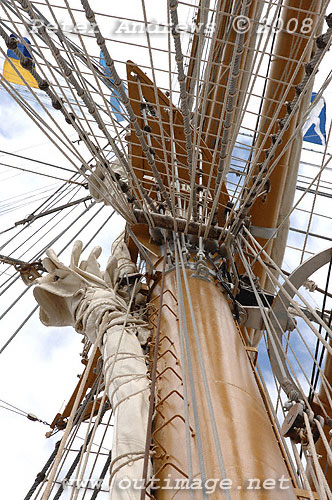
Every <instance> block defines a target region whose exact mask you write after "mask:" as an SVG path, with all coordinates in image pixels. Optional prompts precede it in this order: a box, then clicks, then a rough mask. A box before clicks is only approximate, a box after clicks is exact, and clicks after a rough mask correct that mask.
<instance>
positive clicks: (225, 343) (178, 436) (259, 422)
mask: <svg viewBox="0 0 332 500" xmlns="http://www.w3.org/2000/svg"><path fill="white" fill-rule="evenodd" d="M191 275H192V271H187V278H188V285H189V290H190V295H191V300H192V306H193V311H194V317H195V321H196V325H197V331H198V336H199V342H200V346H198V345H197V343H196V341H195V333H194V325H193V318H192V313H191V310H190V307H189V301H188V297H187V296H186V293H185V291H184V296H185V299H184V307H185V316H186V320H187V332H186V333H187V335H188V342H189V352H190V356H191V363H192V367H193V385H194V390H195V395H196V409H197V411H198V420H199V425H200V436H198V429H197V427H195V418H194V403H193V399H192V398H193V396H192V393H191V389H190V384H189V377H190V373H189V369H188V367H187V370H186V386H187V390H188V393H189V395H190V399H189V403H188V409H189V424H190V446H191V453H192V467H193V470H192V476H193V478H196V479H197V478H201V477H202V471H201V469H200V464H199V450H198V439H199V437H201V439H202V450H201V452H202V453H203V454H202V456H201V459H202V460H203V462H204V466H205V472H206V478H208V479H211V480H212V481H211V480H210V481H209V483H207V484H208V485H209V488H210V495H209V497H208V498H211V500H217V499H220V498H225V497H224V492H223V488H225V491H228V493H229V494H230V498H231V499H232V500H239V499H246V498H248V495H249V496H250V495H253V493H254V497H255V499H262V500H263V499H264V500H268V499H271V500H272V499H273V500H275V499H276V498H278V499H280V500H286V499H287V500H288V499H289V500H290V499H295V498H297V497H296V494H295V492H294V483H292V480H291V476H290V469H288V468H287V462H286V457H285V455H284V454H283V452H282V445H281V443H280V442H278V440H277V438H276V434H275V433H274V426H273V421H272V419H270V417H269V414H268V411H267V408H266V407H265V405H264V402H263V399H262V397H261V394H260V390H259V386H258V384H257V379H256V377H255V374H254V367H253V364H252V362H251V361H250V359H249V356H248V352H247V351H246V346H245V345H244V343H243V341H242V338H241V335H240V331H239V329H238V328H237V327H236V324H235V323H234V320H233V317H232V314H231V311H230V308H229V304H228V303H227V300H226V298H225V297H224V295H223V294H222V292H221V291H220V290H219V289H218V288H217V287H216V286H215V285H214V284H213V283H209V282H206V281H203V280H199V279H197V278H193V277H191ZM182 288H183V290H185V283H184V280H183V279H182ZM160 293H161V288H160V283H159V284H158V285H157V286H156V287H155V289H154V291H153V295H152V303H153V304H156V303H157V298H158V296H159V294H160ZM163 293H164V297H163V302H164V305H163V311H162V317H161V329H160V342H159V346H158V349H159V352H158V364H157V372H158V374H160V376H159V377H158V378H157V390H156V394H157V400H156V408H157V411H156V413H155V419H154V433H153V438H154V452H155V459H154V467H155V473H156V478H157V480H158V482H159V484H161V485H163V484H167V481H169V482H170V483H171V484H177V483H176V481H177V480H185V479H186V478H187V477H188V456H187V452H186V438H185V435H186V427H185V413H184V400H183V379H184V373H183V371H182V370H181V363H180V359H181V354H180V353H181V348H180V332H179V300H180V297H179V290H178V287H177V284H176V276H175V271H173V272H171V273H168V274H167V275H166V281H165V289H164V292H163ZM200 349H201V355H202V358H203V361H204V368H205V371H206V379H207V383H208V387H209V391H210V396H211V400H212V407H213V413H214V416H215V419H216V426H217V431H218V437H219V441H220V447H221V451H222V456H223V461H224V464H225V475H224V476H223V474H222V472H221V470H220V466H219V462H218V456H217V451H216V442H215V438H214V436H213V429H212V421H211V416H210V413H209V409H208V403H207V397H206V388H205V385H204V380H203V373H202V370H201V367H200V360H199V350H200ZM254 479H255V481H253V480H254ZM213 480H215V483H214V482H213ZM266 481H267V482H266ZM280 481H282V484H281V483H280ZM157 484H158V483H157ZM213 484H215V485H216V486H215V491H213ZM252 484H255V485H256V486H257V485H259V489H256V490H255V491H254V492H253V491H251V492H250V491H248V490H247V488H248V487H249V488H250V485H251V486H252ZM264 485H266V486H268V487H269V485H270V486H271V485H274V487H273V488H271V489H268V488H265V487H264ZM280 486H282V488H280ZM286 487H287V488H286ZM283 488H285V489H283ZM155 494H156V498H157V499H158V500H170V499H171V498H174V494H175V491H174V490H167V489H163V490H162V489H160V490H157V491H156V492H155ZM197 494H198V498H203V496H202V491H201V490H200V491H197ZM276 495H277V496H276ZM177 497H178V498H179V499H180V498H181V499H189V498H190V497H189V492H188V491H186V490H182V491H179V492H178V493H177V496H175V498H177Z"/></svg>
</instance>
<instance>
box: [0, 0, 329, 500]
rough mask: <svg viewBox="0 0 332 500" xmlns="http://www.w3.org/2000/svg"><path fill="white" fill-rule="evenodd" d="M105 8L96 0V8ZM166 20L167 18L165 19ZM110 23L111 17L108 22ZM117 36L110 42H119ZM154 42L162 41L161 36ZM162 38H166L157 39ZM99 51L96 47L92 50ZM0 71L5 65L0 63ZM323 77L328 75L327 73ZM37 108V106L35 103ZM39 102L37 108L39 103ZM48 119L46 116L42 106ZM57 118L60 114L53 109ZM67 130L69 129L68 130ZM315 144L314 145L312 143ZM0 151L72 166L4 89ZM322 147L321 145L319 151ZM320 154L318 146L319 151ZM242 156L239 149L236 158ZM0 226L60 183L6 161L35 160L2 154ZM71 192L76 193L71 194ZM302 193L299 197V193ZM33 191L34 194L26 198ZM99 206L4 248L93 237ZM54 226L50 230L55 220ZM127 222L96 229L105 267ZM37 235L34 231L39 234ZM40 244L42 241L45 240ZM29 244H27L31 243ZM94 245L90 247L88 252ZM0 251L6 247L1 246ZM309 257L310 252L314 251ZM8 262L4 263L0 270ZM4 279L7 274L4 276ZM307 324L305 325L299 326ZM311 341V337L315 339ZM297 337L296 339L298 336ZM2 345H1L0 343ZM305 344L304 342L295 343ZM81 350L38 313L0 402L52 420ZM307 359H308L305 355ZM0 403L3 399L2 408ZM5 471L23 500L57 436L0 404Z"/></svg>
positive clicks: (15, 354) (6, 357)
mask: <svg viewBox="0 0 332 500" xmlns="http://www.w3.org/2000/svg"><path fill="white" fill-rule="evenodd" d="M98 5H101V4H100V3H98V2H97V3H96V7H97V6H98ZM136 5H137V4H134V2H133V0H131V1H127V2H125V5H124V4H123V2H117V3H115V4H114V6H112V9H114V10H113V11H112V12H113V13H114V14H115V15H117V14H118V15H123V14H124V12H128V11H130V13H131V16H132V17H133V18H135V16H136V15H137V10H138V9H137V7H136ZM148 7H149V17H150V19H155V20H156V21H165V18H164V16H161V14H160V7H159V5H158V3H157V2H148ZM161 17H162V19H161ZM105 25H106V21H105ZM125 39H126V37H125V36H124V35H123V36H117V37H116V40H118V41H120V40H122V41H125ZM116 40H115V42H114V45H113V47H118V46H119V45H116V43H117V41H116ZM154 40H156V41H155V43H156V44H158V43H159V42H158V41H157V38H156V39H154ZM160 43H162V42H161V41H160ZM131 50H132V49H131V48H130V46H129V47H126V46H122V47H121V50H119V51H118V52H117V54H118V55H117V58H118V59H119V60H122V61H125V60H126V59H127V58H128V57H132V56H133V54H131V53H130V51H131ZM95 53H96V55H97V50H95ZM134 55H135V62H137V63H142V62H143V63H146V53H145V50H144V52H143V51H142V50H140V49H139V48H138V49H137V51H136V53H135V54H134ZM163 64H164V65H166V66H167V64H168V58H167V56H166V55H163V56H161V60H160V61H159V65H160V66H162V65H163ZM0 70H1V68H0ZM119 72H120V73H122V74H124V67H123V65H122V66H121V63H119ZM318 78H321V79H322V78H323V75H321V76H319V77H318ZM160 79H161V81H163V82H164V76H163V75H160ZM331 92H332V90H331V89H330V88H329V89H327V91H326V93H325V98H326V100H327V110H328V123H329V121H330V120H331V109H332V97H331ZM34 105H36V104H35V103H34ZM36 107H37V105H36ZM38 111H39V112H40V113H41V114H42V116H43V117H44V119H45V120H46V121H47V120H49V117H46V115H45V113H44V112H43V111H41V108H40V107H39V108H38ZM51 113H53V115H54V116H55V117H56V116H57V115H56V114H55V113H54V112H53V111H51ZM68 130H69V129H68ZM68 133H71V134H72V136H73V140H74V139H76V136H75V134H73V133H72V131H71V130H70V131H69V132H68ZM309 148H310V146H309ZM0 149H1V150H3V151H7V152H10V153H15V154H20V155H23V156H28V157H30V158H35V159H38V160H42V161H45V162H51V163H54V164H56V165H59V166H62V167H69V168H72V166H71V165H70V164H68V161H67V160H66V158H64V156H63V155H61V154H60V153H59V151H58V149H57V148H56V147H55V146H53V145H52V144H50V141H49V140H48V139H47V138H45V136H44V135H43V134H42V133H41V131H40V130H39V129H38V127H37V126H36V125H35V124H33V123H32V122H31V121H30V119H29V118H28V117H27V116H26V114H25V113H24V112H23V111H22V110H21V109H20V108H19V107H18V105H17V104H15V103H14V102H13V100H12V99H11V98H10V97H9V96H7V94H6V93H5V92H4V91H3V90H0ZM313 149H315V151H314V152H310V151H309V152H308V151H307V152H306V153H305V159H306V161H307V162H308V163H309V166H308V165H302V166H301V170H300V173H302V174H303V175H309V176H312V172H313V170H314V169H315V167H313V166H312V164H313V163H319V162H320V161H321V153H317V148H313ZM318 150H319V148H318ZM320 151H321V150H320ZM241 154H242V153H240V152H239V156H241ZM0 156H1V159H0V231H3V230H5V229H7V228H10V227H11V226H12V225H13V224H14V223H15V222H16V221H18V220H20V219H23V218H25V217H26V216H28V215H29V214H30V213H31V212H32V211H33V210H34V209H36V208H37V206H38V205H39V204H40V203H42V201H43V200H44V199H45V198H46V196H48V195H49V194H50V193H52V192H54V191H55V189H57V188H58V187H59V186H60V185H61V182H60V181H57V180H55V179H49V178H44V177H41V176H37V175H34V174H28V173H22V172H20V171H15V170H12V169H10V168H9V167H6V166H5V165H3V164H2V163H4V164H8V165H18V164H19V165H20V166H22V167H24V168H34V169H35V170H36V171H38V170H39V167H38V165H36V164H32V163H31V162H29V161H27V160H23V159H21V160H19V162H18V160H17V159H16V158H15V157H10V156H9V155H5V154H3V153H0ZM40 170H41V171H43V172H49V173H51V174H52V175H59V177H63V178H69V174H65V173H64V172H63V171H61V170H59V171H55V169H53V168H46V169H45V168H44V167H40ZM324 175H326V180H329V179H331V173H330V172H329V171H328V172H327V173H326V174H324ZM73 194H74V191H73ZM86 194H87V192H86V191H85V190H83V189H81V191H80V193H79V194H76V198H78V197H83V196H85V195H86ZM300 195H301V192H298V193H297V194H296V196H297V197H298V196H300ZM28 196H29V198H28ZM327 200H328V199H319V200H317V212H319V213H322V214H324V213H326V206H327V203H329V202H330V200H328V201H327ZM311 201H312V200H311V198H310V197H309V198H307V199H306V201H303V202H302V203H301V207H302V208H304V209H307V208H308V205H310V203H311ZM99 208H100V205H99V206H98V207H93V208H91V210H90V211H89V212H88V213H87V214H86V215H84V216H83V217H82V218H81V219H80V220H79V221H78V222H77V223H75V222H74V221H75V218H76V217H77V216H78V214H79V213H80V212H81V211H83V209H84V206H83V205H80V206H79V207H76V208H75V209H73V210H72V211H68V212H66V213H65V214H64V213H62V214H61V215H59V216H57V218H55V219H54V220H53V222H48V219H41V220H40V221H39V222H36V223H34V225H32V226H31V227H30V228H27V229H25V230H24V231H23V232H22V235H21V236H20V237H19V238H18V239H16V240H14V241H13V242H12V243H11V244H9V245H8V246H6V247H5V250H6V252H7V251H8V252H9V251H11V252H13V253H14V255H15V256H17V258H20V255H21V253H24V255H25V258H26V259H27V260H28V259H31V258H32V256H33V255H34V252H35V247H36V245H37V246H38V247H39V248H42V246H43V245H44V244H45V245H46V244H47V242H48V241H50V239H51V235H53V234H57V233H59V232H60V231H61V228H63V227H65V225H69V224H71V225H72V228H71V232H72V233H73V234H74V233H75V231H80V238H82V240H83V242H84V241H88V240H89V238H90V237H91V236H92V235H93V233H94V231H95V230H96V221H98V224H99V221H100V223H101V222H102V221H104V220H106V219H107V217H109V216H110V214H111V213H112V209H111V207H105V208H103V210H102V212H101V213H100V215H98V218H96V221H95V220H94V221H93V222H92V223H90V224H88V220H89V218H90V217H91V215H93V214H94V213H96V212H97V210H99ZM307 217H308V216H307V215H305V214H304V213H303V212H296V213H295V214H294V215H293V217H292V222H291V224H294V225H295V226H296V227H300V228H301V227H302V228H305V221H306V220H307ZM53 224H57V226H56V227H55V228H54V229H52V225H53ZM123 226H124V223H123V220H122V219H121V218H120V217H119V216H117V215H114V216H113V217H112V219H111V220H110V222H109V223H108V224H107V225H106V226H105V228H104V229H103V230H101V232H100V233H99V235H98V237H97V238H96V239H95V240H94V242H93V243H91V244H90V246H89V249H91V248H92V246H93V245H94V244H99V245H101V246H102V248H103V254H102V256H101V259H100V260H101V263H102V266H103V265H105V263H106V260H107V257H108V256H109V254H110V249H111V244H112V241H113V240H114V238H115V237H117V235H118V234H119V233H120V231H121V230H122V228H123ZM330 229H332V228H331V221H330V220H329V221H328V222H327V220H324V219H322V218H321V217H314V220H313V225H312V231H313V232H316V233H320V234H332V231H330ZM35 231H37V232H36V234H34V232H35ZM12 234H13V233H11V232H8V233H6V234H4V235H1V238H2V239H1V240H0V246H1V244H2V242H5V241H6V240H7V239H8V238H9V237H10V236H11V235H12ZM41 236H42V237H43V239H42V240H41V241H38V240H39V238H40V237H41ZM302 240H303V237H301V236H299V235H298V234H295V233H291V234H290V240H289V243H290V245H291V246H293V247H297V246H300V245H301V243H302ZM65 243H66V238H60V239H59V240H58V241H56V242H55V243H54V245H53V247H54V249H55V250H56V251H57V252H58V251H60V250H61V249H62V247H63V246H64V245H65ZM31 245H33V246H32V248H31V249H30V248H29V247H30V246H31ZM327 246H328V242H326V241H324V240H317V239H315V242H313V241H312V240H310V241H309V246H308V250H309V251H317V250H319V249H323V248H326V247H327ZM70 249H71V245H70V246H69V248H68V249H67V250H66V251H65V252H64V253H63V256H62V257H61V258H62V259H63V261H64V262H68V259H69V256H70ZM89 249H87V250H86V254H88V252H89ZM0 253H2V251H1V250H0ZM309 255H310V254H306V256H309ZM298 261H299V252H298V250H295V249H291V248H289V249H288V250H287V253H286V256H285V261H284V266H285V268H286V269H287V270H291V269H293V268H294V267H295V266H296V264H297V263H298ZM3 269H5V267H3V268H2V267H1V269H0V272H1V270H3ZM324 273H326V270H321V271H320V272H319V273H317V276H316V277H315V279H317V283H318V284H319V286H321V287H322V288H323V287H324V285H325V280H324ZM2 277H3V278H4V277H6V274H4V275H3V276H2ZM24 290H25V285H23V284H22V283H21V282H17V283H16V284H15V285H14V286H13V287H12V289H11V290H10V291H9V292H7V293H6V296H5V299H0V300H1V302H0V304H1V309H0V313H1V311H2V310H3V307H7V305H9V304H10V302H11V301H14V300H15V299H16V298H17V297H18V295H19V294H20V293H22V292H23V291H24ZM303 292H304V294H305V296H306V297H307V298H309V299H310V300H311V301H312V303H315V301H316V302H317V306H318V305H319V303H320V300H321V299H320V298H319V297H318V298H314V297H313V296H312V294H311V295H310V294H309V292H307V291H303ZM34 306H35V301H34V298H33V296H32V292H31V290H29V291H28V292H27V293H25V295H24V296H23V298H22V299H21V300H20V302H19V303H18V304H17V305H16V306H15V307H13V309H12V311H11V313H9V314H8V315H7V316H6V318H5V320H4V321H2V322H1V331H0V338H1V342H0V343H1V345H2V344H3V343H4V342H5V341H6V340H7V339H8V338H9V336H10V335H11V334H12V333H13V331H15V329H16V328H17V327H18V326H19V325H20V323H21V322H22V321H23V319H24V317H25V316H26V314H28V312H30V311H31V310H32V308H33V307H34ZM301 326H303V325H301ZM311 341H313V339H312V338H311ZM295 342H296V341H295ZM1 345H0V347H1ZM298 347H299V348H300V346H298ZM81 350H82V343H81V336H79V335H78V334H77V333H76V332H75V331H74V330H73V329H72V328H47V327H45V326H43V325H42V324H41V322H40V321H39V319H38V313H36V314H34V315H33V317H32V318H31V319H30V321H29V322H28V323H27V325H26V326H25V327H24V328H23V329H22V330H21V332H20V333H19V334H18V335H17V337H16V338H15V339H14V340H13V341H12V342H11V344H10V345H9V346H8V347H7V348H6V350H5V351H4V352H3V353H2V354H1V355H0V380H1V381H2V383H1V388H0V400H2V401H6V402H8V403H10V404H12V405H15V406H16V407H18V408H20V409H22V410H24V411H26V412H32V413H34V414H35V415H37V417H38V418H40V419H41V420H44V421H46V422H49V423H50V422H51V421H52V420H53V418H54V416H55V415H56V413H58V412H59V411H60V410H61V408H63V406H64V404H65V402H66V401H67V399H68V397H69V396H70V395H71V393H72V390H73V388H74V387H75V386H76V383H77V380H78V379H77V375H78V374H80V373H82V369H83V365H82V364H81V362H80V356H79V353H80V352H81ZM265 362H266V360H264V354H263V353H262V363H263V364H264V363H265ZM305 363H308V359H307V358H306V359H305ZM268 382H269V384H270V385H269V387H270V388H271V392H272V391H273V387H272V381H268ZM2 404H3V403H2V402H1V401H0V406H1V405H2ZM0 422H1V425H0V443H1V452H0V471H1V476H2V478H4V479H3V480H2V481H0V497H1V498H6V499H8V500H16V499H17V500H21V499H22V498H23V496H24V494H26V492H27V491H28V489H29V487H30V486H31V484H32V483H33V481H34V477H35V475H36V473H37V472H39V470H40V469H41V468H42V467H43V465H44V463H45V461H46V460H47V458H48V457H49V455H50V454H51V452H52V450H53V447H54V443H55V441H56V440H57V439H58V438H59V435H57V436H55V437H54V438H51V439H45V432H47V431H48V427H47V426H46V425H43V424H41V423H38V422H31V421H29V420H27V419H26V418H25V417H22V416H20V415H17V414H15V413H12V412H10V411H6V410H5V409H3V408H1V407H0Z"/></svg>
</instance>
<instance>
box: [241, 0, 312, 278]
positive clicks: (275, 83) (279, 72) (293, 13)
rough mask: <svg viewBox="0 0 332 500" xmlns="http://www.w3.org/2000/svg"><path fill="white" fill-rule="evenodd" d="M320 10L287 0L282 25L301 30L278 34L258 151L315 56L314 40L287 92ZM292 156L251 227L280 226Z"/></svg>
mask: <svg viewBox="0 0 332 500" xmlns="http://www.w3.org/2000/svg"><path fill="white" fill-rule="evenodd" d="M321 8H322V2H321V0H304V1H303V2H302V3H301V10H299V2H298V1H297V0H287V1H286V2H285V3H284V7H283V16H282V26H283V27H287V26H289V23H290V20H291V19H298V30H297V33H295V34H293V33H289V32H287V30H286V29H283V30H281V31H280V32H279V33H278V37H277V43H276V49H275V50H274V51H273V52H274V54H273V59H272V64H271V69H270V72H269V75H268V77H269V81H268V85H267V89H266V93H265V95H264V106H263V109H262V114H261V119H260V125H259V128H258V131H257V137H258V140H257V143H256V149H257V148H259V146H260V145H261V144H262V142H263V141H265V143H264V147H263V149H264V150H266V149H268V148H269V147H270V146H271V144H272V143H271V138H270V137H268V138H267V131H268V129H269V126H270V124H271V121H272V120H274V119H275V118H276V116H277V117H278V119H282V118H284V117H285V106H283V107H282V109H281V110H280V111H279V112H278V113H277V111H278V106H279V103H280V99H281V97H285V103H287V102H288V101H291V100H292V99H293V97H294V96H295V90H294V88H295V85H297V84H299V83H300V82H301V81H302V79H303V76H304V65H305V63H306V62H308V61H309V60H310V59H311V56H312V53H311V51H312V49H313V42H314V39H313V38H312V41H311V42H310V44H311V45H310V44H309V48H308V50H307V52H306V54H305V57H304V60H303V63H302V65H301V69H300V71H299V72H298V73H297V74H296V76H295V79H294V80H293V83H292V86H291V88H290V90H289V91H287V86H288V84H289V82H290V81H291V80H292V79H293V76H294V72H295V68H296V66H297V64H298V61H299V60H300V59H301V57H302V56H303V53H304V52H305V49H306V48H307V44H308V43H309V42H308V39H309V37H310V36H311V32H310V33H309V34H307V35H301V34H300V33H299V30H300V28H301V27H302V26H303V23H304V22H305V20H306V19H312V21H313V26H315V23H316V21H317V18H318V15H319V13H320V12H321ZM294 44H295V45H294ZM293 46H295V48H294V49H292V47H293ZM299 119H300V116H299V113H298V112H296V113H294V116H293V118H292V120H291V122H290V125H289V128H288V129H287V130H286V131H285V133H284V135H283V139H282V142H281V144H280V145H279V146H278V148H277V151H276V154H275V156H274V159H275V158H277V157H278V156H279V155H280V154H281V153H282V151H283V149H284V148H285V145H286V144H287V142H288V141H289V139H290V137H291V136H292V134H293V133H294V130H295V127H296V125H297V122H298V120H299ZM278 131H279V127H278V120H276V121H275V126H274V128H273V129H272V130H271V134H276V133H277V132H278ZM269 135H270V134H269ZM266 139H267V140H266ZM290 153H291V148H288V149H287V150H286V151H285V152H284V153H283V154H282V155H281V157H280V159H279V160H278V163H277V165H276V167H275V168H274V171H273V173H272V175H271V176H270V192H269V193H268V194H267V196H266V199H265V198H264V197H259V198H258V199H257V200H256V202H255V203H254V205H253V206H252V208H251V210H250V215H251V218H252V224H253V225H254V226H258V227H262V228H276V227H277V223H278V216H279V213H280V206H281V202H282V198H283V193H284V190H285V184H286V180H287V178H288V177H291V172H292V170H294V169H296V170H297V166H296V165H295V164H294V163H293V161H294V159H295V158H294V157H293V158H292V157H291V156H290ZM264 160H265V154H264V153H263V154H262V156H261V157H260V160H259V161H264ZM272 161H273V160H272ZM297 161H299V158H297ZM294 193H295V185H294V192H293V193H288V195H289V196H291V197H292V198H293V197H294ZM259 242H260V243H261V244H263V245H264V244H265V243H266V239H259ZM285 245H286V241H284V242H283V248H279V249H278V254H279V264H281V262H280V261H281V260H282V257H283V254H284V251H285ZM267 251H268V253H269V254H270V253H271V251H272V243H271V244H270V245H269V247H268V249H267ZM255 272H256V275H257V276H258V277H259V278H260V281H261V285H262V286H264V285H265V281H266V274H265V272H264V270H263V269H262V268H261V266H259V265H256V267H255Z"/></svg>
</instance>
